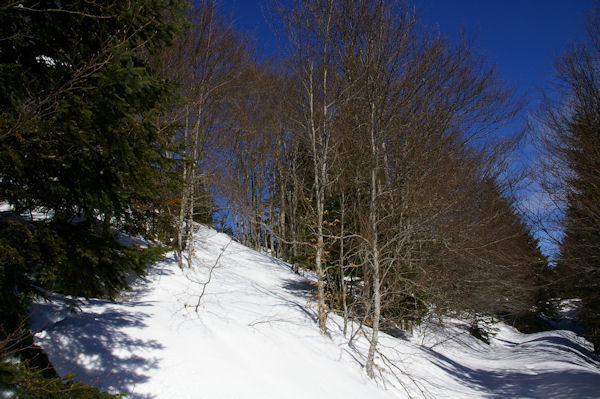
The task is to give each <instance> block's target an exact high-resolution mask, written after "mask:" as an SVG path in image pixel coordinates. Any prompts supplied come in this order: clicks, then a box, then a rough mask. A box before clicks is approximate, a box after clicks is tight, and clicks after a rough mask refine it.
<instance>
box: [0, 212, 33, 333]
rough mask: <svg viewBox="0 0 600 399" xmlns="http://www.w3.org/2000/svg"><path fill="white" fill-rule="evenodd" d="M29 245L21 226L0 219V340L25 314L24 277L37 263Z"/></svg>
mask: <svg viewBox="0 0 600 399" xmlns="http://www.w3.org/2000/svg"><path fill="white" fill-rule="evenodd" d="M33 241H34V237H33V235H32V234H31V232H30V231H29V230H27V228H26V227H25V226H24V225H23V224H21V223H19V222H16V221H14V220H10V219H5V218H2V217H0V310H1V312H2V319H0V339H2V336H3V334H2V332H5V331H13V330H14V329H15V328H16V327H17V326H18V325H19V323H20V322H21V320H22V317H23V315H24V314H25V313H26V311H27V307H28V305H29V301H30V292H31V288H30V281H29V278H28V276H29V275H30V274H31V273H32V271H33V270H34V268H35V265H36V263H37V262H36V261H37V259H38V254H37V253H36V251H35V249H34V247H33Z"/></svg>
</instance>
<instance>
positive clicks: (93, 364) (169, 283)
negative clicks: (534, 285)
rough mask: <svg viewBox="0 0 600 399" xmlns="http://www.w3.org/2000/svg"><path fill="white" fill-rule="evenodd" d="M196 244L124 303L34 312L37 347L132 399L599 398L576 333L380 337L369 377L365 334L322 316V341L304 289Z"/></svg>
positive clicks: (229, 244) (262, 259)
mask: <svg viewBox="0 0 600 399" xmlns="http://www.w3.org/2000/svg"><path fill="white" fill-rule="evenodd" d="M194 245H195V260H194V264H193V267H192V268H186V269H185V270H184V271H181V270H180V269H179V268H178V267H177V261H176V259H175V257H174V256H175V255H174V254H171V255H170V257H169V258H167V259H166V260H165V261H164V262H161V263H159V264H156V265H155V266H154V267H152V268H151V270H150V271H149V274H148V276H147V278H146V279H143V280H140V281H138V282H136V284H135V287H134V290H133V292H131V293H129V294H128V295H127V297H126V298H124V299H123V300H122V301H119V302H110V301H104V300H90V301H86V302H85V303H84V304H83V305H81V308H80V311H79V312H77V313H70V312H66V311H64V310H63V306H62V304H61V302H60V301H58V300H55V301H52V302H40V303H38V304H36V305H34V309H33V316H32V321H33V329H34V331H35V332H36V340H37V342H38V343H39V344H40V345H41V346H42V347H43V348H44V349H45V350H46V351H47V353H48V355H49V357H50V360H51V361H52V363H53V364H54V365H55V366H56V368H57V371H58V372H59V373H60V374H61V375H64V374H66V373H69V372H72V373H75V374H77V375H78V377H77V379H78V380H80V381H84V382H88V383H91V384H93V385H96V386H98V387H100V388H102V389H103V390H106V391H109V392H121V393H126V394H128V395H129V397H131V398H140V399H141V398H157V399H158V398H178V399H183V398H274V399H275V398H276V399H281V398H303V399H305V398H328V399H331V398H344V399H350V398H369V399H379V398H381V399H383V398H404V397H411V396H412V397H430V398H600V363H599V362H598V359H597V358H596V357H594V355H593V354H592V352H591V345H590V344H589V342H587V341H585V340H583V339H582V338H580V337H578V336H577V335H575V334H574V333H572V332H570V331H564V330H558V331H552V332H545V333H539V334H530V335H525V334H521V333H519V332H518V331H516V330H514V329H513V328H510V327H508V326H506V325H503V324H497V325H496V328H497V329H498V333H497V335H496V336H495V337H494V338H492V340H491V343H490V345H486V344H484V343H483V342H481V341H478V340H476V339H475V338H473V337H472V336H470V335H469V334H468V332H467V331H468V325H467V324H466V323H464V322H461V321H460V320H445V321H444V326H443V327H442V326H441V325H439V324H435V323H427V324H426V325H424V326H422V327H420V328H419V330H418V331H416V332H415V333H414V334H413V335H412V336H407V337H405V338H394V337H392V336H389V335H387V334H382V336H381V353H380V354H379V356H378V357H377V364H378V370H379V371H380V376H379V377H378V379H377V380H376V381H373V380H370V379H369V378H368V377H367V376H366V374H365V372H364V370H363V365H364V360H365V356H366V353H367V349H368V341H367V340H366V338H365V337H364V336H363V335H361V334H360V333H359V334H357V336H356V338H355V339H354V341H353V344H352V345H349V344H348V337H344V336H343V334H342V320H341V318H340V317H339V316H336V315H333V314H330V317H329V322H328V331H329V333H328V335H322V334H320V333H319V329H318V326H317V324H316V311H315V309H314V308H313V307H312V305H313V301H312V298H313V290H312V289H313V284H312V282H311V280H310V279H308V278H305V277H302V276H299V275H297V274H294V273H292V272H291V268H290V266H289V265H288V264H286V263H284V262H281V261H279V260H277V259H274V258H271V257H269V256H267V255H263V254H260V253H258V252H256V251H253V250H251V249H248V248H246V247H244V246H242V245H240V244H239V243H237V242H235V241H233V240H232V239H231V238H230V237H228V236H226V235H224V234H221V233H217V232H215V231H214V230H210V229H208V228H201V230H200V232H199V233H198V234H197V235H196V236H195V243H194ZM209 279H210V283H209V284H205V283H206V282H207V281H209ZM203 289H205V292H204V295H203V296H202V298H201V299H200V302H198V301H199V295H200V293H201V292H202V291H203ZM198 303H199V305H198ZM196 306H198V308H197V311H196V310H195V308H196Z"/></svg>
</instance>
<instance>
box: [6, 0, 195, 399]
mask: <svg viewBox="0 0 600 399" xmlns="http://www.w3.org/2000/svg"><path fill="white" fill-rule="evenodd" d="M183 10H184V2H183V1H181V0H167V1H163V0H132V1H120V0H108V1H95V0H91V1H76V0H60V1H59V0H41V1H37V0H36V1H20V2H4V3H3V4H2V5H0V92H1V93H2V95H1V96H0V203H8V204H10V205H12V206H13V208H14V211H12V212H4V213H2V214H0V290H1V291H0V323H1V324H0V327H1V330H0V332H1V333H2V334H0V339H4V338H6V337H7V334H9V333H10V332H13V331H18V330H26V329H27V326H26V323H25V322H24V321H23V320H26V315H27V309H28V306H29V304H30V301H31V299H32V297H33V296H34V295H39V294H40V291H42V290H39V289H38V287H42V288H46V289H50V290H54V291H58V292H61V293H64V294H69V295H75V296H84V297H109V298H110V297H113V296H114V295H115V294H117V293H118V292H119V291H120V290H122V289H123V288H125V287H126V286H127V282H128V277H129V276H131V275H132V274H133V275H136V274H137V275H139V274H142V273H143V272H144V271H145V269H146V266H147V265H148V264H150V263H152V262H155V261H156V260H158V259H159V258H160V256H161V254H162V252H163V248H162V247H160V246H157V247H151V248H140V247H139V245H137V244H135V243H130V244H128V245H124V243H122V242H121V240H122V239H123V238H120V236H119V235H118V234H121V233H118V234H117V232H122V233H126V234H129V235H131V236H141V237H143V238H146V239H148V240H156V239H160V240H162V241H163V242H164V243H168V242H169V236H170V235H172V229H173V225H174V223H173V220H172V217H171V215H170V214H169V213H168V212H165V209H166V208H167V200H168V199H169V198H172V194H173V193H174V192H176V190H177V187H178V185H179V182H178V178H177V175H176V173H175V167H174V165H173V162H174V161H173V160H172V159H171V158H170V157H169V156H168V154H169V152H170V151H171V150H172V148H171V146H170V143H171V141H172V140H171V139H172V136H173V134H174V128H173V127H164V126H161V125H160V124H159V122H158V116H159V115H160V113H162V112H163V111H164V110H165V109H167V108H169V107H170V106H171V105H172V102H173V99H174V94H173V93H174V91H175V87H176V85H175V84H174V83H173V82H171V81H169V80H166V79H164V78H163V77H161V76H160V75H159V74H158V73H157V71H155V70H154V68H153V66H152V65H151V64H150V63H149V62H148V60H149V59H150V58H151V56H152V55H153V54H155V53H156V52H157V51H158V50H160V49H162V48H163V47H164V46H168V45H169V44H170V42H171V39H172V38H173V36H174V35H175V34H176V33H177V32H178V31H180V30H181V29H182V26H184V25H185V23H184V22H183ZM39 211H42V212H45V214H46V215H47V216H46V218H42V219H43V220H34V218H31V217H28V216H26V215H30V214H31V213H32V212H39ZM25 344H27V342H26V341H23V342H20V343H19V342H18V345H17V346H19V345H21V346H22V345H25ZM31 344H33V342H31ZM42 377H43V376H42V375H41V374H40V372H38V371H32V369H31V368H30V367H28V366H25V365H19V366H15V365H11V364H7V363H4V364H2V384H5V386H6V384H8V385H10V386H12V387H13V389H17V392H18V394H19V395H18V397H23V398H25V397H27V398H38V397H39V398H41V397H53V398H60V397H65V398H66V397H68V398H73V397H77V398H78V397H82V398H83V397H86V398H87V397H90V398H91V397H94V398H96V397H98V398H100V397H108V395H104V394H101V393H99V392H98V391H96V390H94V389H91V388H87V387H84V386H82V385H80V384H76V383H72V382H71V381H70V380H69V379H50V380H46V379H44V380H42V379H41V378H42Z"/></svg>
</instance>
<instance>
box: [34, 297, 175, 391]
mask: <svg viewBox="0 0 600 399" xmlns="http://www.w3.org/2000/svg"><path fill="white" fill-rule="evenodd" d="M89 303H90V305H92V306H93V305H103V307H104V310H103V311H102V312H101V313H92V312H87V313H86V312H79V313H75V314H69V315H68V316H67V317H65V318H64V319H62V320H60V321H58V322H56V323H54V324H53V325H48V326H46V328H44V330H45V331H47V334H48V335H49V336H50V337H52V336H53V331H54V330H57V331H60V334H59V335H57V336H60V337H61V338H60V339H53V338H42V340H45V339H50V340H51V343H50V344H48V345H43V346H44V347H45V350H46V352H47V353H48V355H49V357H50V360H51V361H52V363H53V365H54V366H55V368H56V369H57V371H58V373H59V374H61V375H64V374H66V373H74V374H76V375H77V377H76V379H77V380H78V381H81V382H85V383H88V384H91V385H94V386H97V387H98V388H100V389H101V390H105V391H109V392H115V391H116V392H119V393H126V394H128V395H129V396H128V397H131V398H135V399H150V398H153V396H152V395H145V394H144V395H142V394H136V393H135V386H136V385H137V384H140V383H143V382H145V381H148V379H149V376H148V374H149V371H150V370H151V369H154V368H157V367H158V363H159V360H160V359H158V358H156V357H152V356H148V355H146V356H144V354H146V353H147V352H149V351H156V350H160V349H163V346H162V345H161V344H160V343H159V342H158V341H156V340H153V339H141V338H138V337H135V336H133V335H130V333H129V331H131V332H133V331H139V330H143V329H144V328H145V327H147V325H146V324H145V322H144V320H145V319H147V318H149V317H150V315H148V314H146V313H144V311H143V310H144V309H143V308H144V307H145V306H148V305H146V304H144V303H141V302H129V303H126V304H122V305H119V306H118V307H117V306H111V304H112V302H108V301H101V300H91V301H90V302H89ZM34 312H41V313H46V314H51V313H52V312H54V313H55V314H59V313H60V312H63V310H62V308H61V306H59V305H57V304H54V303H43V304H38V305H37V306H36V308H35V309H34Z"/></svg>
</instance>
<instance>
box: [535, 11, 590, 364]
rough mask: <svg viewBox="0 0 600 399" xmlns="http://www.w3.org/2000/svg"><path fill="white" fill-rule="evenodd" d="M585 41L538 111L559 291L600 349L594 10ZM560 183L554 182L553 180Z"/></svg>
mask: <svg viewBox="0 0 600 399" xmlns="http://www.w3.org/2000/svg"><path fill="white" fill-rule="evenodd" d="M588 34H589V35H588V37H589V39H590V40H589V43H587V44H586V45H576V46H573V47H572V48H571V49H570V50H569V51H567V53H566V54H565V55H564V56H563V57H562V58H561V59H559V60H558V62H557V65H556V69H557V74H558V78H559V82H560V84H561V86H560V89H561V92H560V94H562V99H561V101H559V102H558V103H557V104H550V106H549V107H548V109H547V112H546V113H545V114H544V117H545V118H546V124H547V126H548V127H549V129H550V130H549V133H550V135H549V136H548V138H547V139H546V149H547V150H548V153H547V155H548V156H547V159H548V171H549V172H550V175H551V177H550V182H551V183H553V184H554V185H553V186H550V187H551V188H554V190H553V191H554V193H555V194H556V195H557V196H561V197H560V198H559V200H561V201H564V204H565V208H564V209H565V211H566V213H565V219H564V239H563V240H562V242H561V245H560V256H559V258H558V262H557V273H558V277H559V283H560V287H559V288H560V290H561V291H562V292H563V293H564V294H566V296H567V297H570V298H580V299H581V313H580V319H581V321H582V323H583V325H584V326H585V327H586V329H587V336H588V338H589V339H590V340H591V341H592V343H593V344H594V350H595V352H596V353H597V354H598V353H600V67H599V63H598V62H599V61H600V14H599V13H598V11H596V13H595V14H594V15H593V16H592V18H590V20H589V25H588ZM557 182H558V183H559V184H560V185H559V186H557V185H556V183H557Z"/></svg>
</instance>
